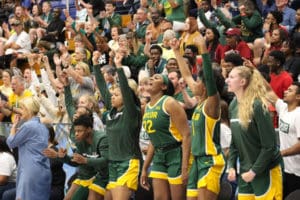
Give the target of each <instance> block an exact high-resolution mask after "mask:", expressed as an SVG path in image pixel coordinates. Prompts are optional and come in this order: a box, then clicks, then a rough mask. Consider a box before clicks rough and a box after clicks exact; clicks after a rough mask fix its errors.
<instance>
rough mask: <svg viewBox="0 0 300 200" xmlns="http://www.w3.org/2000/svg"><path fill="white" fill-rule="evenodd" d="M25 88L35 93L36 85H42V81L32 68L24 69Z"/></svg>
mask: <svg viewBox="0 0 300 200" xmlns="http://www.w3.org/2000/svg"><path fill="white" fill-rule="evenodd" d="M23 76H24V80H25V89H27V90H29V91H30V92H31V93H32V94H33V95H35V94H36V91H35V89H36V87H38V86H40V81H39V79H38V77H37V75H36V73H35V71H34V70H31V68H26V69H24V73H23Z"/></svg>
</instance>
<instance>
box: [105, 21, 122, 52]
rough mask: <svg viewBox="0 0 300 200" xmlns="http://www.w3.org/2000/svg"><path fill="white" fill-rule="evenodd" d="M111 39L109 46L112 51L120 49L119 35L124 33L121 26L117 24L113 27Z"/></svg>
mask: <svg viewBox="0 0 300 200" xmlns="http://www.w3.org/2000/svg"><path fill="white" fill-rule="evenodd" d="M110 34H111V40H110V41H109V42H108V46H109V48H110V49H111V50H112V51H117V50H118V49H119V43H118V41H119V36H120V35H121V34H122V30H121V28H119V27H117V26H113V27H111V33H110Z"/></svg>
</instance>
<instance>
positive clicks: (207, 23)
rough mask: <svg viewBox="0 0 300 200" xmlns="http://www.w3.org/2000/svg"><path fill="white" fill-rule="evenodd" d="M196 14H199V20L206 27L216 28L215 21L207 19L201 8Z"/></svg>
mask: <svg viewBox="0 0 300 200" xmlns="http://www.w3.org/2000/svg"><path fill="white" fill-rule="evenodd" d="M198 16H199V19H200V21H201V22H202V24H203V25H204V26H205V27H206V28H216V27H217V25H216V24H215V23H212V22H210V21H209V20H207V18H206V16H205V13H204V11H203V9H199V10H198Z"/></svg>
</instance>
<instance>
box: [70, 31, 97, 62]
mask: <svg viewBox="0 0 300 200" xmlns="http://www.w3.org/2000/svg"><path fill="white" fill-rule="evenodd" d="M74 43H75V50H74V51H75V52H76V53H75V52H74V53H72V54H71V58H72V60H71V63H72V65H76V64H77V62H79V61H82V62H85V63H88V62H89V61H90V60H91V57H92V56H91V55H92V53H91V51H89V50H88V49H87V48H86V44H85V40H84V38H83V37H82V36H81V35H79V34H77V35H76V36H75V38H74ZM66 55H69V54H66Z"/></svg>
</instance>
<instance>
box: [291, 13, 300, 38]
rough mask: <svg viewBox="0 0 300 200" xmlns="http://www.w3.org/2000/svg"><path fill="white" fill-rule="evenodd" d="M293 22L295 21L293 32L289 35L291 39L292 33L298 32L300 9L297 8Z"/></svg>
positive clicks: (299, 28)
mask: <svg viewBox="0 0 300 200" xmlns="http://www.w3.org/2000/svg"><path fill="white" fill-rule="evenodd" d="M295 20H296V25H295V26H294V28H293V30H292V31H291V33H290V35H291V38H293V36H294V33H298V32H300V8H298V9H297V11H296V16H295Z"/></svg>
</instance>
